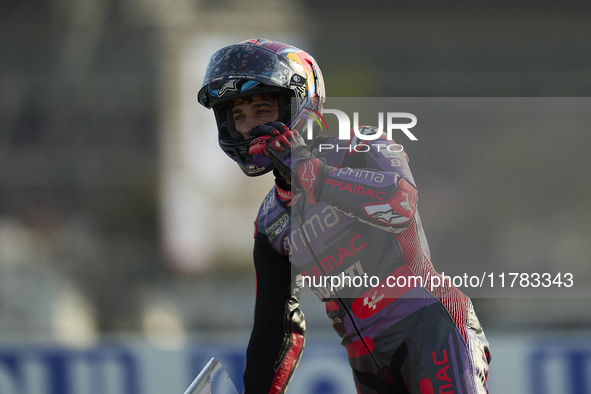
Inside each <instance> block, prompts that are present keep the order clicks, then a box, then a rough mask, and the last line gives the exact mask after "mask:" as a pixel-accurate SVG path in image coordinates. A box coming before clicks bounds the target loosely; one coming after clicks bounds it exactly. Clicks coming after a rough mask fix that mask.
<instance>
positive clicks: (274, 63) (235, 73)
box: [202, 46, 293, 97]
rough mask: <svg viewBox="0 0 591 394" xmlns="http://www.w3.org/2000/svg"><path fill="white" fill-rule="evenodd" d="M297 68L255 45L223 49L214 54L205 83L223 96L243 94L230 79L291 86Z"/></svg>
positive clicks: (218, 94)
mask: <svg viewBox="0 0 591 394" xmlns="http://www.w3.org/2000/svg"><path fill="white" fill-rule="evenodd" d="M292 73H293V71H292V69H291V67H289V65H287V64H285V63H284V62H283V61H282V60H281V59H280V57H279V56H278V55H277V54H275V53H273V52H271V51H269V50H266V49H264V48H258V47H255V46H230V47H226V48H222V49H220V50H219V51H217V52H216V53H214V55H213V56H212V57H211V60H210V62H209V65H208V66H207V72H206V73H205V78H204V79H203V85H202V86H206V85H209V94H211V95H213V96H214V97H221V96H223V95H224V94H225V93H226V92H233V93H239V92H240V90H239V89H240V88H241V87H238V86H234V85H235V83H232V82H233V81H227V80H228V79H232V80H236V79H245V80H251V81H258V82H262V83H264V84H265V85H271V86H280V87H287V86H289V81H290V78H291V75H292Z"/></svg>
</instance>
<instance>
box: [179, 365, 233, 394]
mask: <svg viewBox="0 0 591 394" xmlns="http://www.w3.org/2000/svg"><path fill="white" fill-rule="evenodd" d="M185 394H238V391H237V390H236V387H235V386H234V383H232V379H230V375H228V372H227V371H226V369H225V368H224V366H223V365H222V363H221V362H220V361H219V360H218V359H217V358H215V357H214V358H212V359H211V360H209V362H208V363H207V365H206V366H205V367H204V368H203V370H202V371H201V372H200V373H199V375H197V378H195V380H194V381H193V383H191V385H190V386H189V388H188V389H187V391H185Z"/></svg>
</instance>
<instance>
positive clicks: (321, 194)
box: [244, 136, 490, 394]
mask: <svg viewBox="0 0 591 394" xmlns="http://www.w3.org/2000/svg"><path fill="white" fill-rule="evenodd" d="M360 143H361V144H360ZM392 144H393V142H392V141H387V140H385V139H383V138H379V139H377V140H373V141H360V140H357V137H355V136H352V139H351V140H350V141H341V140H337V139H336V138H329V139H324V140H320V141H317V142H316V143H315V147H314V148H313V149H312V154H314V155H315V156H316V157H317V158H319V159H321V160H323V161H324V163H325V165H326V168H328V169H329V171H331V172H330V173H329V174H328V176H326V178H325V179H324V180H323V184H322V185H321V186H322V187H321V188H317V189H318V190H317V191H316V192H315V193H314V194H315V197H316V198H315V200H316V201H317V202H316V203H314V204H311V202H312V203H313V202H315V201H314V199H310V198H307V197H308V196H306V195H305V194H306V192H305V191H304V190H303V189H299V190H289V185H287V183H286V182H282V181H281V180H280V179H279V180H277V181H276V186H275V187H274V188H273V189H272V190H271V191H270V193H269V194H268V195H267V197H266V198H265V200H264V201H263V204H262V205H261V208H260V210H259V213H258V217H257V220H256V222H255V228H256V231H255V247H254V263H255V269H256V278H257V291H256V305H255V320H254V327H253V331H252V334H251V338H250V342H249V346H248V350H247V361H246V369H245V373H244V385H245V391H244V392H245V393H246V394H251V393H257V394H259V393H283V392H284V391H285V390H286V389H287V385H288V384H289V382H290V380H291V378H292V375H293V373H294V371H295V369H296V367H297V364H298V362H299V359H300V357H301V354H302V350H303V347H304V335H305V322H304V315H303V313H302V312H301V311H300V310H299V309H298V291H299V288H300V286H302V285H304V286H309V287H311V288H312V291H313V292H314V293H315V294H316V295H317V296H318V297H319V298H320V299H321V300H322V301H323V302H325V305H326V311H327V314H328V316H329V318H330V319H331V320H332V323H333V327H334V329H335V331H336V332H337V333H338V334H339V336H340V337H341V339H342V342H341V343H342V345H343V346H344V347H345V349H346V350H347V354H348V357H349V363H350V365H351V368H352V370H353V377H354V380H355V384H356V387H357V392H358V393H361V394H366V393H368V394H369V393H372V394H373V393H412V394H432V393H462V394H481V393H488V389H487V383H486V379H487V376H488V363H489V361H490V351H489V348H488V342H487V340H486V338H485V336H484V333H483V331H482V327H481V325H480V323H479V321H478V319H477V317H476V315H475V313H474V310H473V308H472V304H471V301H470V299H469V298H468V297H466V296H465V295H464V294H463V293H462V292H461V291H459V290H458V289H457V288H455V287H454V286H453V285H452V284H451V283H449V281H443V282H441V276H440V275H439V274H438V273H437V272H436V271H435V270H434V268H433V266H432V264H431V261H430V257H429V250H428V247H427V243H426V238H425V235H424V232H423V228H422V225H421V221H420V217H419V214H418V211H417V189H416V185H415V182H414V179H413V177H412V174H411V172H410V168H409V166H408V158H407V156H406V153H405V152H403V151H398V149H396V148H395V146H394V145H392ZM361 145H365V147H362V146H361ZM331 146H332V148H331ZM388 146H390V148H388ZM393 146H394V149H392V147H393ZM310 197H311V196H310ZM331 276H332V277H338V278H339V279H341V281H340V283H338V284H337V282H336V280H334V279H333V282H331V281H330V280H329V281H327V282H322V278H323V277H326V278H330V277H331ZM364 277H365V278H366V279H365V280H366V281H365V283H364V284H363V285H361V282H362V279H363V278H364ZM370 277H371V278H373V280H372V282H371V284H367V278H370ZM347 278H348V279H347ZM389 278H390V279H389ZM432 278H435V279H437V280H434V279H432ZM311 279H313V280H314V281H311ZM396 279H397V280H396ZM438 280H439V281H438ZM352 282H353V284H352ZM433 283H435V284H438V285H437V286H432V284H433ZM358 284H359V286H357V285H358ZM335 285H336V286H335Z"/></svg>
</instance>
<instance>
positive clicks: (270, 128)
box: [249, 122, 312, 181]
mask: <svg viewBox="0 0 591 394" xmlns="http://www.w3.org/2000/svg"><path fill="white" fill-rule="evenodd" d="M249 134H250V135H252V136H254V137H256V138H255V139H254V140H252V142H251V143H250V149H249V153H250V154H251V155H255V154H259V153H263V154H264V155H265V156H267V157H268V158H270V159H271V161H272V162H273V164H275V167H276V168H277V170H279V173H280V174H281V175H282V176H283V177H284V178H285V179H287V180H288V181H291V177H292V170H293V171H294V172H295V170H296V168H297V167H298V166H299V165H300V164H302V163H303V162H305V161H306V160H309V159H311V158H312V154H311V153H310V151H309V150H308V148H306V141H304V139H303V138H302V137H301V136H300V134H299V133H298V132H297V131H295V130H290V129H289V128H288V127H287V126H285V125H284V124H283V123H280V122H270V123H267V124H265V125H261V126H258V127H255V128H254V129H252V130H250V132H249Z"/></svg>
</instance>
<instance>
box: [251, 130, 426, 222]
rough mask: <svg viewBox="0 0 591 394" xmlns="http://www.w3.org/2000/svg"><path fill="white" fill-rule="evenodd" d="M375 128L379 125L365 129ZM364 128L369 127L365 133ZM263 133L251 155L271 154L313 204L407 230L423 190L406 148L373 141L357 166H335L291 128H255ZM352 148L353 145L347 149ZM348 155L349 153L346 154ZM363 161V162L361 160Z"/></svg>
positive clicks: (357, 155)
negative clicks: (317, 155)
mask: <svg viewBox="0 0 591 394" xmlns="http://www.w3.org/2000/svg"><path fill="white" fill-rule="evenodd" d="M365 129H366V130H367V132H373V130H375V129H373V128H370V127H367V128H365ZM362 132H363V131H362ZM250 133H251V135H253V136H257V138H255V139H254V140H253V142H252V143H251V148H250V153H251V154H255V153H265V154H266V155H267V156H269V157H270V158H271V160H272V161H273V164H275V167H276V168H277V170H279V172H280V173H281V175H282V176H283V177H284V178H286V179H290V178H291V180H292V183H295V184H296V185H297V186H300V187H302V188H303V189H305V190H306V192H307V199H308V202H309V203H311V204H314V203H315V202H317V201H322V202H324V203H327V204H330V205H332V206H334V207H336V208H338V209H340V210H341V211H343V212H345V213H347V214H349V215H351V216H353V217H355V218H357V219H359V220H362V221H365V222H367V223H368V224H372V225H374V226H379V227H380V228H384V229H387V230H392V231H394V232H397V231H399V230H400V229H401V228H405V227H406V226H408V224H409V223H410V222H411V221H412V220H413V218H414V215H415V212H416V203H417V189H416V187H415V186H414V184H413V181H412V175H411V174H410V170H409V169H408V160H407V157H406V154H405V153H404V152H396V150H397V149H393V150H388V148H387V146H395V144H394V142H393V141H388V140H386V139H384V138H378V139H377V140H370V141H367V146H368V147H369V149H368V150H367V152H364V151H357V152H355V153H353V154H352V155H351V156H352V157H355V159H356V160H347V158H346V159H345V161H349V162H353V161H358V162H360V163H359V164H357V165H353V166H347V163H345V165H342V163H341V165H342V166H341V167H340V168H335V167H331V166H329V165H327V164H325V163H324V162H323V161H322V160H319V159H318V158H315V157H314V156H312V154H311V153H310V151H309V150H308V149H307V147H306V144H305V141H304V140H303V138H302V137H301V136H300V135H299V134H298V133H297V131H293V130H290V129H289V128H287V126H285V125H283V124H281V123H278V122H271V123H268V124H266V125H262V126H258V127H256V128H254V129H253V130H251V131H250ZM341 148H344V150H347V146H345V147H341ZM345 157H346V156H345ZM359 159H361V160H359Z"/></svg>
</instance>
